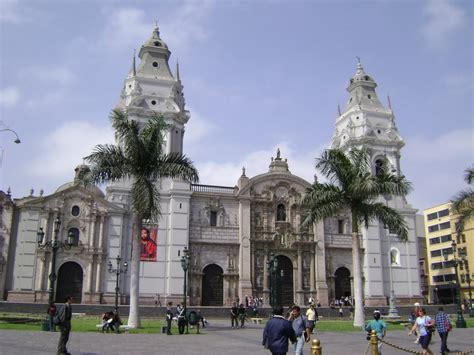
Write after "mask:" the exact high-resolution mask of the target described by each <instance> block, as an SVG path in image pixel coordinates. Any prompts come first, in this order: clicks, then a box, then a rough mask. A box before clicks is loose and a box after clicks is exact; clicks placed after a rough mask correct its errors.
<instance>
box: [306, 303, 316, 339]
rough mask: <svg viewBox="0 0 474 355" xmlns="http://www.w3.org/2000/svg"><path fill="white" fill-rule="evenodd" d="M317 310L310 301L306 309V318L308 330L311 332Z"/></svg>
mask: <svg viewBox="0 0 474 355" xmlns="http://www.w3.org/2000/svg"><path fill="white" fill-rule="evenodd" d="M317 313H318V312H317V311H316V310H315V309H314V304H313V303H311V304H310V305H309V308H308V309H307V310H306V318H307V319H308V328H309V332H310V333H311V334H313V329H314V326H315V325H316V318H317Z"/></svg>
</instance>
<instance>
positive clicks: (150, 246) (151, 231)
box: [140, 225, 158, 261]
mask: <svg viewBox="0 0 474 355" xmlns="http://www.w3.org/2000/svg"><path fill="white" fill-rule="evenodd" d="M157 235H158V226H156V225H155V226H152V227H149V226H147V227H145V226H143V227H142V229H141V232H140V237H141V249H140V261H156V246H157V244H156V238H157Z"/></svg>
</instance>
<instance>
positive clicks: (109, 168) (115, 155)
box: [84, 144, 129, 183]
mask: <svg viewBox="0 0 474 355" xmlns="http://www.w3.org/2000/svg"><path fill="white" fill-rule="evenodd" d="M84 159H85V160H86V161H87V162H88V163H90V164H91V165H92V168H91V173H90V180H91V181H92V182H96V183H97V182H98V183H103V182H107V181H117V180H120V179H123V178H124V177H127V176H128V174H129V171H128V170H127V168H128V162H127V158H126V157H125V155H124V152H123V150H122V149H121V148H120V147H118V146H115V145H111V144H99V145H97V146H96V147H95V148H94V150H93V152H92V153H91V154H90V155H88V156H87V157H85V158H84Z"/></svg>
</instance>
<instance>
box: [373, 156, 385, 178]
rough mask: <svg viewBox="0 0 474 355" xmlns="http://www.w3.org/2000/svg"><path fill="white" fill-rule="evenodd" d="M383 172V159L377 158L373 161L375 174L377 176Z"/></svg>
mask: <svg viewBox="0 0 474 355" xmlns="http://www.w3.org/2000/svg"><path fill="white" fill-rule="evenodd" d="M384 173H385V161H384V160H383V159H377V160H376V161H375V175H377V176H379V175H382V174H384Z"/></svg>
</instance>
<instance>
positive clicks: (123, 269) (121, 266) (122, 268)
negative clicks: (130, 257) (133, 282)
mask: <svg viewBox="0 0 474 355" xmlns="http://www.w3.org/2000/svg"><path fill="white" fill-rule="evenodd" d="M115 261H116V263H117V267H116V268H115V269H114V268H113V266H112V260H109V262H108V263H107V266H108V267H109V272H110V273H111V274H113V273H115V276H116V277H115V313H116V314H117V316H118V314H119V313H118V308H119V306H118V297H119V291H120V287H119V276H120V274H126V273H127V270H128V263H127V262H126V261H124V262H123V263H121V261H122V258H121V257H120V255H117V257H116V258H115ZM117 331H118V327H117Z"/></svg>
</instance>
